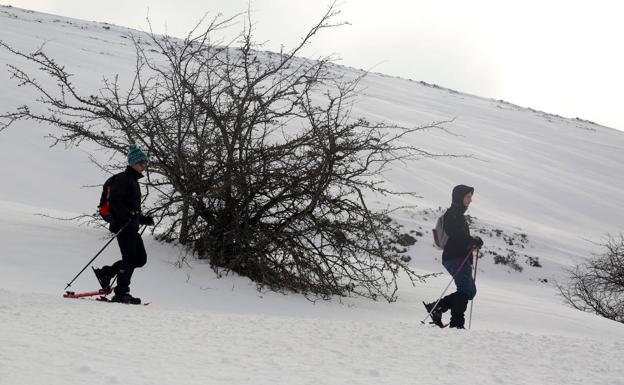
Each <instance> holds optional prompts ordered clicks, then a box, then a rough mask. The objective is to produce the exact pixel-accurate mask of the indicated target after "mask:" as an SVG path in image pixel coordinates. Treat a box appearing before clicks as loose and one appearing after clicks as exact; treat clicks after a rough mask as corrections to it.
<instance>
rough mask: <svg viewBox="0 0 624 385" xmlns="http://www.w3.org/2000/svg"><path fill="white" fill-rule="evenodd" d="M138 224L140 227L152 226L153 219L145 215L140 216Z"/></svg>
mask: <svg viewBox="0 0 624 385" xmlns="http://www.w3.org/2000/svg"><path fill="white" fill-rule="evenodd" d="M139 223H140V224H142V225H148V226H154V218H152V217H149V216H146V215H141V216H139Z"/></svg>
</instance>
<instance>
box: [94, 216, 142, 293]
mask: <svg viewBox="0 0 624 385" xmlns="http://www.w3.org/2000/svg"><path fill="white" fill-rule="evenodd" d="M117 243H118V244H119V249H120V250H121V260H119V261H117V262H115V263H114V264H113V265H112V266H104V267H102V270H103V271H104V273H105V274H106V275H108V276H111V277H112V276H114V275H117V286H116V287H115V294H116V295H122V294H125V293H129V292H130V280H131V278H132V273H134V269H136V268H138V267H142V266H145V263H146V262H147V253H146V252H145V246H144V245H143V239H141V234H139V233H138V232H137V229H136V228H134V226H128V227H127V228H125V229H124V230H123V231H122V232H121V233H119V235H118V236H117Z"/></svg>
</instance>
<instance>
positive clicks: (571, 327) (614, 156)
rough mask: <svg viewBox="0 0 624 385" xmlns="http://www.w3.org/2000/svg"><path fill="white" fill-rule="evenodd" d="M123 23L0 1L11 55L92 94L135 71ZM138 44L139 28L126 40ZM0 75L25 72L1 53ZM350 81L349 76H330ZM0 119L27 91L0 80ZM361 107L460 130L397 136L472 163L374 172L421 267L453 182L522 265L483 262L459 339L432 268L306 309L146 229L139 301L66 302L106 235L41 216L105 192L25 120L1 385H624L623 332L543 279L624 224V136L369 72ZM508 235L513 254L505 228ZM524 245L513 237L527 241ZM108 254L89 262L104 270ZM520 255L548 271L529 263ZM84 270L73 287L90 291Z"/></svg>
mask: <svg viewBox="0 0 624 385" xmlns="http://www.w3.org/2000/svg"><path fill="white" fill-rule="evenodd" d="M130 32H131V31H129V30H127V29H125V28H122V27H116V26H110V25H104V24H98V23H92V22H86V21H80V20H72V19H67V18H62V17H57V16H52V15H45V14H39V13H33V12H30V11H24V10H20V9H16V8H9V7H0V39H2V40H4V41H6V42H8V43H10V44H12V45H14V46H16V47H19V48H21V49H24V50H33V49H36V48H37V47H39V46H40V45H41V44H42V42H43V41H46V51H47V52H49V53H51V54H52V55H53V56H55V57H57V58H59V59H60V60H63V61H64V62H66V63H67V65H68V68H70V69H71V72H74V73H76V78H75V82H77V83H79V84H81V85H82V86H83V87H85V88H86V89H91V90H96V89H97V88H98V86H99V84H100V80H101V78H102V76H103V75H111V74H116V73H120V74H121V76H122V78H123V76H124V74H127V73H128V72H127V71H128V69H129V68H132V65H133V58H134V51H133V48H132V46H131V43H130V41H129V40H128V38H127V36H128V34H129V33H130ZM134 32H135V33H136V31H134ZM0 63H14V64H15V63H17V64H18V65H23V63H21V62H19V61H18V60H16V59H15V58H14V57H11V56H10V55H8V53H7V52H5V51H0ZM338 70H341V71H346V72H347V74H356V73H357V70H355V69H349V68H343V67H338ZM0 86H1V87H2V89H3V91H4V92H2V93H0V110H2V111H6V110H10V109H12V108H14V107H15V106H18V105H20V104H24V103H27V102H28V103H30V102H31V101H32V99H33V98H34V95H33V94H32V92H31V91H29V90H26V89H18V88H16V87H15V84H14V83H13V82H12V81H11V80H10V79H8V75H6V73H5V74H2V73H1V72H0ZM354 113H355V114H356V115H360V114H361V115H365V116H367V117H370V118H371V119H376V120H388V121H394V122H398V123H402V124H406V125H421V124H426V123H429V122H431V121H438V120H447V119H452V118H454V119H455V120H454V121H453V122H452V123H449V124H447V125H446V127H447V128H448V129H449V131H450V132H451V134H449V133H447V132H442V131H430V132H425V133H422V134H420V135H415V136H414V137H412V138H409V139H407V140H410V141H412V143H415V144H417V145H419V146H421V147H422V148H424V149H427V150H429V151H434V152H436V151H437V152H444V153H454V154H470V155H472V156H473V157H472V158H444V159H437V160H429V159H425V160H419V161H410V162H407V163H405V164H399V165H396V166H395V167H394V168H393V169H392V170H390V172H389V173H388V174H387V175H386V177H387V179H388V182H389V183H390V185H391V186H394V187H396V188H397V189H400V190H409V191H416V192H418V193H419V194H420V195H422V198H421V199H409V200H408V199H405V198H390V200H387V201H383V202H378V203H379V204H380V205H385V204H392V205H403V204H407V205H414V206H416V207H414V208H412V209H410V210H405V211H402V212H401V213H399V214H397V217H396V219H397V220H398V221H399V222H400V223H401V224H402V225H403V226H404V229H405V231H406V232H412V234H416V232H421V233H423V234H424V236H423V237H418V236H417V238H418V242H417V243H416V245H415V246H413V247H412V248H411V249H410V251H409V255H410V256H411V257H412V262H411V263H412V266H413V267H414V268H415V269H417V270H418V271H419V272H423V273H425V272H438V271H441V270H442V269H441V266H440V265H439V258H440V253H439V252H438V251H436V250H435V249H434V248H433V247H431V244H430V243H431V242H430V240H429V231H430V228H431V227H432V222H433V221H434V219H435V215H436V214H435V210H437V209H438V207H445V206H447V205H448V203H449V200H450V190H451V188H452V187H453V185H455V184H458V183H464V184H469V185H473V186H475V188H476V195H475V200H474V203H473V206H471V209H470V213H471V214H472V215H473V216H475V217H476V218H477V219H476V222H475V224H474V227H473V231H482V236H483V237H484V239H485V241H486V246H487V249H488V250H490V251H493V252H498V253H507V252H508V249H513V250H515V251H516V252H518V253H519V263H520V264H521V265H522V267H523V268H524V271H523V272H522V273H518V272H516V271H514V270H512V269H511V268H509V267H507V266H501V265H495V264H494V263H493V259H492V256H491V255H490V254H486V256H485V257H484V258H483V259H482V260H481V261H480V262H479V267H480V269H479V273H478V274H479V275H478V278H477V281H478V282H477V284H478V290H479V293H478V296H477V299H476V301H475V305H474V306H475V307H474V318H473V325H472V330H471V331H470V332H466V333H461V332H456V331H452V330H439V329H434V328H429V327H425V326H422V325H420V322H419V321H420V320H421V319H423V318H424V316H425V314H424V312H423V309H422V305H421V304H420V303H421V301H423V300H433V299H435V298H436V297H437V296H438V295H439V293H440V292H441V290H442V289H443V288H444V287H445V286H446V284H447V283H448V279H449V278H448V277H447V276H446V275H443V276H441V277H439V278H436V279H431V280H429V281H428V282H427V283H424V284H418V285H416V287H412V286H411V285H410V284H409V283H408V282H403V281H402V282H401V287H400V293H399V301H397V302H396V303H393V304H387V303H374V302H369V301H364V300H362V299H358V298H347V299H343V300H342V301H338V300H335V301H331V302H315V303H313V302H310V301H308V300H306V299H305V298H302V297H300V296H296V295H288V296H285V295H282V294H276V293H271V292H268V293H260V292H258V291H257V290H256V289H255V287H254V285H253V284H251V283H250V282H249V281H248V280H246V279H243V278H240V277H235V276H228V277H224V278H222V279H217V278H216V277H215V274H214V273H213V272H212V271H211V270H210V268H209V267H208V266H207V265H206V264H204V263H202V262H200V261H193V260H186V262H185V263H183V264H182V267H181V268H179V267H177V265H178V264H179V261H180V259H181V258H182V257H183V256H184V255H183V252H182V251H181V250H179V249H177V248H175V247H172V246H169V245H162V244H158V243H157V242H156V241H154V240H153V238H152V237H151V236H147V237H146V247H147V249H148V254H149V262H148V264H147V265H146V266H145V268H143V269H140V270H139V271H137V272H136V274H135V277H134V280H133V291H134V293H135V294H136V295H138V296H141V297H143V298H144V299H145V300H148V301H153V302H154V303H153V304H152V305H150V306H148V307H128V306H123V305H116V304H100V303H94V302H92V301H82V300H73V301H72V300H65V299H62V298H60V295H61V294H62V289H63V288H64V286H65V284H66V283H67V282H68V281H69V280H70V279H71V278H72V277H73V275H74V274H76V273H77V272H78V270H79V269H80V268H81V267H82V266H83V265H84V263H86V261H88V260H89V259H90V258H91V256H92V255H93V254H94V253H95V252H97V250H98V249H99V248H100V247H101V245H103V243H104V242H105V240H106V237H107V236H108V233H107V231H106V230H104V229H101V228H96V227H94V226H88V225H81V224H79V223H76V222H67V221H58V220H54V219H50V218H47V217H42V216H39V215H37V214H41V213H43V214H46V215H50V216H54V217H72V216H74V215H76V214H80V213H88V212H91V211H92V210H93V206H94V204H95V201H96V200H97V198H98V191H97V190H96V189H93V188H83V187H82V186H86V185H96V184H98V183H101V182H102V179H103V178H104V175H102V174H101V173H100V172H99V171H98V170H97V169H96V168H95V167H94V166H93V165H92V164H91V163H90V162H89V160H88V156H89V154H90V153H92V151H93V149H92V148H89V147H80V148H78V149H73V150H65V149H62V148H52V149H50V148H48V146H49V145H50V141H49V140H46V139H45V138H44V136H45V135H46V134H47V133H48V132H49V130H50V128H49V127H43V126H38V125H35V124H33V123H19V124H17V125H16V126H15V127H13V128H12V129H10V130H7V131H5V132H2V133H0V180H2V185H1V187H0V385H14V384H86V383H88V384H115V383H125V384H200V383H201V384H204V383H227V384H250V383H253V384H264V383H273V384H275V383H277V384H308V383H309V384H311V383H323V384H345V383H349V384H379V383H392V384H416V383H438V384H455V383H458V382H461V381H464V382H465V383H467V384H470V383H475V384H477V383H478V384H485V385H489V384H624V380H623V378H624V363H622V362H621V360H617V359H616V357H620V356H621V355H622V353H624V343H623V342H622V341H624V326H623V325H621V324H618V323H615V322H611V321H608V320H605V319H602V318H599V317H596V316H593V315H590V314H585V313H581V312H578V311H575V310H573V309H570V308H568V307H566V306H565V305H563V304H562V303H561V300H560V298H558V297H557V296H556V291H555V290H554V289H553V287H552V285H551V283H552V282H553V279H557V278H558V279H561V278H562V277H563V276H564V274H563V272H562V268H563V267H566V266H570V265H571V264H573V263H576V262H578V261H580V260H582V258H584V257H587V256H589V255H590V254H591V253H592V252H598V251H599V248H598V246H597V245H596V242H600V240H601V239H602V238H603V237H604V235H605V234H606V233H617V232H619V231H622V229H623V228H624V221H623V220H622V218H624V207H623V205H622V204H621V203H620V199H621V198H620V196H621V195H622V191H624V181H623V180H622V178H621V170H622V169H624V133H622V132H619V131H616V130H612V129H609V128H606V127H602V126H599V125H596V124H592V123H589V122H585V121H581V120H570V119H565V118H562V117H558V116H553V115H548V114H545V113H542V112H538V111H533V110H530V109H525V108H520V107H518V106H514V105H511V104H508V103H505V102H501V101H495V100H489V99H484V98H479V97H475V96H471V95H465V94H461V93H458V92H455V91H451V90H446V89H443V88H438V87H433V86H430V85H427V84H423V83H420V82H413V81H408V80H405V79H398V78H391V77H387V76H384V75H381V74H370V75H369V76H368V77H367V78H365V80H364V82H363V95H362V98H361V100H360V102H359V103H358V105H357V106H356V108H355V111H354ZM495 230H499V231H500V232H501V233H502V234H504V235H507V236H509V237H511V238H513V242H514V245H513V246H509V245H507V244H506V242H505V240H504V239H503V238H502V237H501V236H497V235H496V231H495ZM520 234H525V235H526V239H527V241H526V242H522V241H521V239H522V237H521V236H520ZM117 254H118V251H117V250H116V246H115V245H113V247H111V248H109V249H108V250H107V251H106V252H105V253H104V254H103V255H102V256H101V257H100V259H99V260H98V264H101V263H110V262H113V261H114V260H115V259H116V258H117ZM525 256H530V257H537V258H539V261H540V262H541V264H542V265H543V267H541V268H536V267H531V266H529V265H528V264H527V263H526V261H525V258H526V257H525ZM94 284H95V280H94V279H93V277H92V275H91V274H90V272H87V273H85V274H84V275H83V276H81V277H80V278H79V279H78V281H77V282H76V283H75V284H74V288H76V289H77V290H79V289H92V288H93V287H94Z"/></svg>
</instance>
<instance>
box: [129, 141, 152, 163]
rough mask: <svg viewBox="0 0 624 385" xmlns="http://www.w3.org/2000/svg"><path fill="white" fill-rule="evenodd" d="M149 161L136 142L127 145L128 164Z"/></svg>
mask: <svg viewBox="0 0 624 385" xmlns="http://www.w3.org/2000/svg"><path fill="white" fill-rule="evenodd" d="M141 162H145V163H147V162H149V159H147V155H145V153H144V152H143V151H141V149H140V148H139V146H137V145H136V144H131V145H130V146H128V166H134V165H135V164H137V163H141Z"/></svg>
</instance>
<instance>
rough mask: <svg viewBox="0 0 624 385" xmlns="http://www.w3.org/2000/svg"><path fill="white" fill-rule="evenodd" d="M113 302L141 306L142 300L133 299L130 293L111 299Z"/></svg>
mask: <svg viewBox="0 0 624 385" xmlns="http://www.w3.org/2000/svg"><path fill="white" fill-rule="evenodd" d="M111 302H118V303H125V304H128V305H140V304H141V298H136V297H133V296H131V295H130V293H124V294H115V295H114V296H113V298H112V299H111Z"/></svg>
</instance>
